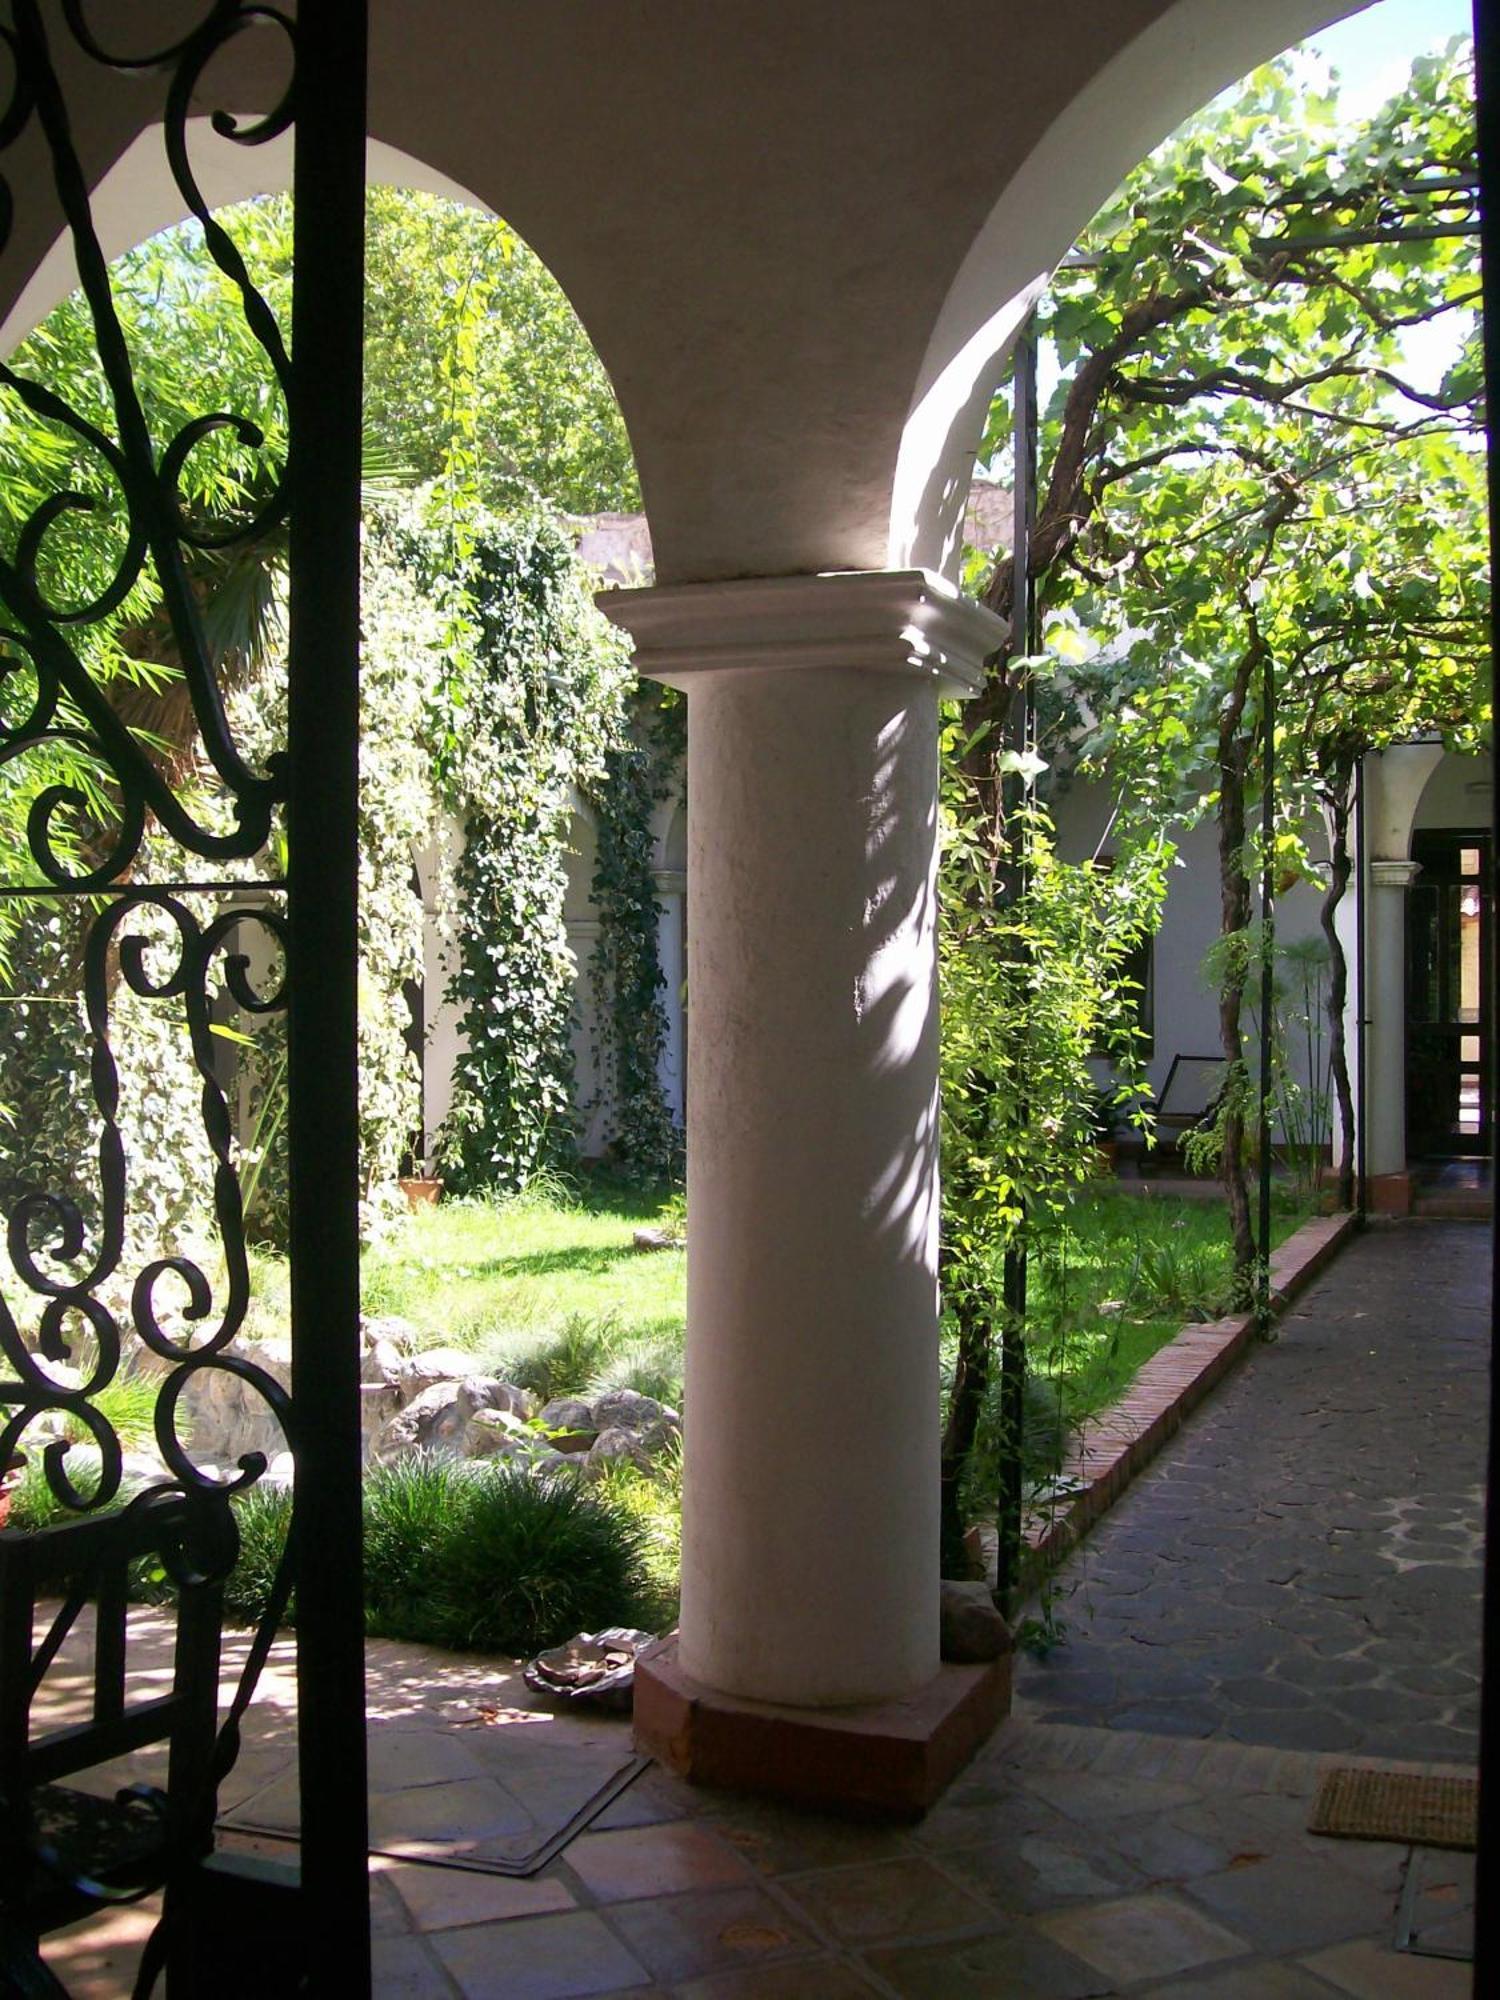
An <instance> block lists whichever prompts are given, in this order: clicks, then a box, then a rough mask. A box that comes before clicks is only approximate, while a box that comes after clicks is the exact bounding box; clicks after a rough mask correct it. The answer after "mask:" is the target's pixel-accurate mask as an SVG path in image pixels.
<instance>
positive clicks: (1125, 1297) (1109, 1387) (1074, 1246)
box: [1027, 1183, 1309, 1419]
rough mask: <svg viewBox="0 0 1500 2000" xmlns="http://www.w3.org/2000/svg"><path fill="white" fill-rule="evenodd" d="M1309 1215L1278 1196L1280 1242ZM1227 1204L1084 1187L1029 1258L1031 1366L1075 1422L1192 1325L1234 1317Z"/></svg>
mask: <svg viewBox="0 0 1500 2000" xmlns="http://www.w3.org/2000/svg"><path fill="white" fill-rule="evenodd" d="M1308 1213H1309V1211H1308V1210H1307V1209H1306V1208H1305V1207H1300V1206H1297V1205H1296V1204H1295V1203H1293V1202H1292V1201H1291V1200H1290V1198H1289V1197H1287V1196H1285V1195H1283V1194H1282V1192H1281V1191H1280V1190H1278V1191H1277V1197H1276V1203H1275V1206H1274V1207H1273V1210H1272V1215H1271V1237H1272V1243H1273V1246H1275V1245H1279V1244H1281V1243H1283V1242H1285V1240H1286V1238H1287V1237H1288V1236H1290V1235H1291V1234H1292V1232H1293V1231H1294V1230H1295V1229H1297V1228H1299V1227H1300V1225H1301V1224H1302V1223H1303V1222H1304V1221H1305V1220H1306V1219H1307V1215H1308ZM1229 1270H1230V1258H1229V1230H1228V1224H1227V1222H1226V1219H1225V1214H1224V1207H1223V1204H1222V1202H1219V1201H1216V1200H1213V1201H1204V1200H1201V1199H1199V1200H1194V1199H1192V1198H1189V1197H1183V1196H1174V1195H1166V1194H1158V1193H1151V1194H1144V1193H1143V1194H1126V1193H1123V1192H1121V1191H1120V1190H1118V1189H1116V1188H1113V1187H1111V1186H1109V1185H1108V1184H1107V1183H1100V1184H1098V1185H1096V1186H1092V1187H1087V1188H1084V1189H1082V1190H1080V1192H1079V1194H1078V1197H1077V1199H1076V1200H1075V1202H1074V1204H1073V1206H1072V1208H1071V1209H1070V1211H1069V1214H1068V1218H1067V1222H1066V1224H1065V1226H1064V1227H1063V1228H1061V1229H1060V1230H1058V1231H1057V1233H1056V1236H1055V1238H1054V1239H1053V1240H1052V1241H1050V1242H1048V1243H1047V1244H1045V1246H1044V1247H1043V1248H1042V1249H1041V1250H1039V1251H1038V1252H1037V1253H1036V1254H1035V1255H1033V1257H1032V1259H1031V1270H1030V1291H1029V1297H1030V1301H1031V1305H1032V1324H1031V1327H1030V1328H1029V1330H1028V1336H1027V1344H1028V1348H1029V1350H1030V1355H1031V1363H1032V1367H1033V1370H1034V1371H1035V1372H1038V1373H1040V1374H1043V1375H1046V1376H1047V1377H1049V1378H1050V1379H1052V1380H1053V1381H1055V1382H1058V1383H1059V1384H1060V1385H1061V1388H1062V1392H1063V1397H1064V1402H1065V1406H1066V1409H1067V1412H1068V1414H1069V1416H1070V1417H1072V1418H1075V1419H1077V1418H1082V1417H1086V1416H1091V1415H1093V1414H1094V1413H1096V1412H1097V1411H1099V1410H1102V1409H1104V1408H1106V1407H1107V1406H1108V1405H1109V1404H1110V1403H1113V1402H1115V1401H1117V1400H1118V1398H1119V1397H1120V1396H1121V1395H1122V1394H1123V1392H1124V1391H1125V1389H1126V1388H1127V1387H1128V1386H1129V1384H1130V1382H1131V1380H1132V1379H1133V1378H1134V1376H1135V1374H1136V1371H1137V1370H1138V1369H1139V1368H1140V1366H1141V1364H1142V1363H1143V1362H1145V1361H1147V1360H1149V1359H1150V1357H1151V1356H1152V1355H1153V1354H1155V1353H1156V1351H1157V1349H1158V1348H1159V1347H1162V1346H1164V1345H1165V1343H1166V1342H1167V1341H1169V1340H1170V1339H1171V1338H1172V1336H1173V1334H1174V1333H1176V1332H1177V1330H1178V1328H1179V1327H1180V1326H1182V1325H1183V1324H1184V1323H1185V1322H1187V1321H1190V1320H1200V1319H1213V1318H1215V1317H1216V1316H1217V1315H1219V1314H1220V1313H1223V1312H1227V1311H1228V1310H1229Z"/></svg>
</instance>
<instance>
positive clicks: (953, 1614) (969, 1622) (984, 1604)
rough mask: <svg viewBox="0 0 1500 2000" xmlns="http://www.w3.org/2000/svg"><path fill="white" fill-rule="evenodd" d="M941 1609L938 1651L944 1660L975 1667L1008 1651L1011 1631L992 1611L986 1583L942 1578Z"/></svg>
mask: <svg viewBox="0 0 1500 2000" xmlns="http://www.w3.org/2000/svg"><path fill="white" fill-rule="evenodd" d="M940 1606H941V1608H940V1613H939V1626H938V1632H939V1650H940V1651H941V1654H942V1657H943V1658H944V1659H945V1660H949V1661H952V1662H954V1663H956V1664H958V1665H961V1666H977V1665H979V1664H980V1663H982V1662H983V1661H985V1660H998V1659H999V1658H1001V1656H1002V1655H1003V1654H1005V1653H1008V1652H1009V1651H1010V1648H1011V1637H1010V1627H1009V1626H1008V1625H1007V1624H1006V1622H1005V1620H1004V1619H1003V1618H1002V1617H1001V1616H1000V1613H999V1612H998V1611H997V1610H996V1609H995V1600H994V1598H993V1597H991V1595H990V1587H989V1585H988V1584H987V1583H959V1582H956V1581H954V1580H953V1579H951V1578H945V1579H944V1582H943V1585H942V1594H941V1599H940Z"/></svg>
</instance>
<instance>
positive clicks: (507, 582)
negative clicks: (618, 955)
mask: <svg viewBox="0 0 1500 2000" xmlns="http://www.w3.org/2000/svg"><path fill="white" fill-rule="evenodd" d="M408 549H409V551H410V554H411V558H412V560H413V562H414V564H415V566H416V568H417V571H418V573H419V574H420V575H421V576H422V577H423V578H424V579H425V581H426V584H427V586H428V588H429V589H430V590H431V592H432V593H433V595H434V597H435V598H437V599H439V600H440V601H441V602H442V603H443V605H444V608H445V611H446V614H447V633H446V637H445V640H444V643H443V647H442V650H441V654H440V664H439V671H438V672H437V673H436V675H435V676H434V678H433V682H432V687H431V696H430V703H431V706H430V713H429V729H430V733H431V737H432V740H433V743H434V748H435V752H436V759H437V772H438V782H439V786H440V790H441V795H442V798H443V802H444V803H445V804H446V806H447V808H448V810H449V811H450V812H451V813H452V814H453V816H454V817H455V818H456V819H457V820H458V822H459V823H460V825H461V826H462V829H463V848H462V852H461V854H460V855H459V858H458V862H457V866H456V868H455V869H454V870H453V872H452V895H451V910H450V916H451V921H452V928H453V932H454V939H455V955H456V960H457V963H456V966H455V968H454V972H453V975H452V978H451V980H450V982H449V986H448V994H449V998H450V999H451V1000H453V1001H454V1002H456V1003H457V1004H458V1005H459V1006H460V1007H461V1008H462V1010H463V1016H464V1033H465V1037H466V1046H465V1048H464V1050H463V1052H462V1053H461V1055H460V1056H459V1059H458V1063H457V1065H456V1068H455V1072H454V1078H453V1105H452V1109H451V1111H450V1113H449V1116H448V1118H447V1120H446V1121H445V1123H444V1127H443V1130H442V1133H441V1134H440V1136H439V1159H440V1166H441V1171H442V1175H443V1178H444V1180H445V1181H446V1182H447V1183H448V1184H449V1185H450V1186H451V1187H453V1188H454V1189H456V1190H460V1191H462V1190H475V1189H481V1188H514V1187H519V1186H521V1185H523V1184H524V1183H525V1181H526V1180H527V1179H528V1178H529V1177H530V1176H531V1175H532V1174H534V1173H535V1172H537V1171H538V1169H540V1168H543V1167H547V1166H555V1165H565V1164H567V1163H568V1162H569V1161H570V1160H571V1159H572V1157H573V1153H574V1147H575V1140H576V1128H575V1120H574V1110H573V1084H574V1076H573V1050H572V1008H573V992H574V984H575V979H576V966H575V964H574V960H573V956H572V953H571V952H570V950H569V948H568V939H567V930H566V926H565V923H564V918H563V900H564V895H565V893H566V887H567V877H566V870H565V866H564V841H565V838H566V834H567V830H568V826H569V822H570V820H571V818H572V814H573V812H574V810H575V808H576V805H577V803H578V800H579V797H580V795H582V794H585V793H591V792H595V791H596V790H597V788H598V786H599V784H600V782H601V780H602V779H603V776H604V773H605V768H606V758H607V755H608V753H609V752H610V750H611V749H612V748H615V747H616V746H617V745H618V743H619V742H620V732H621V727H622V718H623V711H624V704H625V698H626V695H627V693H628V690H629V686H630V681H631V676H630V667H629V656H628V652H627V649H626V647H625V644H624V642H623V640H622V639H621V638H620V637H619V635H618V634H617V633H616V632H615V631H614V628H613V627H612V626H610V625H609V624H608V622H607V621H606V620H605V619H604V618H602V617H601V616H600V614H599V613H598V612H597V611H596V610H595V608H594V605H593V602H592V600H591V599H590V597H589V596H588V594H587V592H586V590H585V589H584V587H583V582H582V577H581V574H580V572H579V570H578V567H577V564H576V563H575V561H574V558H573V553H572V549H571V547H570V545H569V543H568V540H567V537H566V535H565V534H564V532H563V530H562V528H561V527H560V525H559V524H558V523H557V522H556V521H555V520H552V519H549V518H548V517H546V516H545V515H541V514H537V515H532V516H528V517H524V518H521V519H515V520H501V519H499V518H498V517H494V516H480V517H478V518H474V519H471V520H470V521H469V523H468V529H467V533H466V535H465V537H464V541H463V543H462V544H461V545H460V546H458V547H457V548H455V545H454V541H453V539H452V537H451V535H450V533H449V532H448V529H447V527H446V526H445V525H444V524H443V523H442V522H441V521H439V522H438V523H437V524H436V525H433V526H428V527H425V528H417V529H415V530H413V531H412V532H411V533H410V534H409V536H408Z"/></svg>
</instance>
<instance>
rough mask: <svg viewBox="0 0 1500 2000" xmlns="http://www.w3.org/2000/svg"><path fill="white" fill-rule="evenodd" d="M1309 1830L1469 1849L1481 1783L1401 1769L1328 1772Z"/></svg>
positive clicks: (1474, 1834) (1340, 1836)
mask: <svg viewBox="0 0 1500 2000" xmlns="http://www.w3.org/2000/svg"><path fill="white" fill-rule="evenodd" d="M1307 1829H1308V1832H1309V1833H1327V1834H1332V1835H1333V1836H1334V1837H1335V1838H1336V1839H1341V1840H1399V1841H1401V1842H1402V1843H1403V1844H1405V1845H1408V1846H1412V1847H1464V1848H1471V1847H1474V1846H1475V1845H1476V1844H1477V1841H1478V1837H1479V1783H1478V1780H1477V1779H1475V1778H1429V1777H1422V1776H1419V1775H1416V1774H1414V1773H1408V1772H1404V1771H1352V1770H1348V1769H1339V1770H1337V1771H1330V1772H1329V1773H1328V1775H1327V1777H1325V1778H1324V1780H1323V1783H1322V1787H1321V1789H1320V1790H1319V1792H1318V1797H1317V1803H1316V1804H1315V1805H1314V1807H1313V1811H1312V1818H1311V1819H1310V1820H1309V1821H1308V1823H1307Z"/></svg>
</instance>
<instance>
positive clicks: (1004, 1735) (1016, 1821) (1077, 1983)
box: [48, 1722, 1472, 2000]
mask: <svg viewBox="0 0 1500 2000" xmlns="http://www.w3.org/2000/svg"><path fill="white" fill-rule="evenodd" d="M1327 1761H1328V1760H1327V1759H1319V1758H1317V1757H1313V1756H1310V1755H1307V1754H1305V1753H1301V1752H1286V1751H1277V1750H1274V1749H1269V1748H1263V1747H1252V1746H1246V1745H1239V1744H1234V1743H1229V1742H1223V1741H1220V1742H1193V1741H1183V1740H1173V1739H1168V1738H1164V1737H1160V1736H1151V1735H1144V1734H1137V1733H1135V1732H1130V1731H1114V1730H1100V1729H1090V1728H1079V1727H1074V1726H1071V1725H1066V1724H1047V1723H1021V1722H1012V1723H1008V1724H1007V1725H1005V1727H1004V1728H1002V1729H1001V1731H1000V1732H999V1733H998V1735H997V1736H996V1738H995V1739H994V1741H993V1742H992V1743H991V1744H990V1746H989V1747H988V1749H987V1750H986V1751H985V1752H983V1753H982V1754H981V1756H980V1758H979V1759H978V1760H977V1762H976V1763H975V1764H974V1765H973V1766H972V1767H971V1769H970V1771H969V1772H968V1773H967V1774H966V1776H965V1777H964V1778H963V1779H962V1780H961V1781H960V1782H959V1783H958V1785H957V1786H956V1787H955V1788H954V1789H953V1791H952V1792H951V1793H950V1794H949V1795H948V1797H947V1798H945V1799H944V1800H943V1801H942V1803H941V1804H940V1805H939V1806H938V1807H937V1808H936V1810H935V1811H934V1812H932V1813H931V1814H929V1816H928V1818H927V1819H926V1820H925V1821H924V1822H923V1823H922V1824H921V1825H920V1826H917V1827H905V1828H902V1827H891V1826H873V1825H861V1824H858V1823H850V1822H847V1821H840V1820H834V1819H824V1818H818V1817H815V1816H808V1815H806V1814H803V1813H800V1812H795V1811H792V1810H790V1809H783V1808H778V1807H773V1806H769V1805H764V1804H760V1805H755V1804H747V1803H745V1802H744V1801H735V1800H731V1799H727V1798H724V1797H722V1796H719V1795H716V1794H712V1793H705V1792H697V1791H694V1790H692V1789H691V1788H690V1787H688V1786H686V1785H683V1784H681V1783H679V1782H678V1781H677V1780H675V1779H672V1778H669V1777H667V1776H666V1775H665V1774H663V1773H662V1772H660V1771H658V1770H654V1769H653V1770H651V1771H648V1772H647V1773H646V1774H645V1775H644V1776H643V1777H642V1778H640V1779H638V1780H637V1781H636V1783H635V1784H634V1785H632V1786H631V1787H630V1789H629V1790H628V1791H627V1792H625V1793H624V1794H623V1795H622V1796H621V1797H620V1798H619V1799H618V1800H617V1801H616V1802H615V1804H614V1805H612V1806H611V1807H609V1808H608V1809H607V1810H606V1811H605V1813H604V1814H603V1816H602V1817H601V1818H600V1819H599V1820H598V1821H597V1822H596V1824H595V1826H594V1828H593V1829H592V1830H591V1831H589V1832H587V1833H585V1834H582V1835H580V1836H579V1837H578V1838H577V1839H575V1840H574V1841H573V1843H572V1844H571V1845H570V1846H569V1847H568V1848H567V1849H566V1851H565V1852H564V1854H563V1855H562V1856H561V1857H560V1858H559V1859H557V1860H556V1861H554V1862H552V1863H551V1864H550V1865H549V1866H548V1867H546V1868H545V1869H543V1870H542V1872H541V1873H540V1874H538V1875H535V1876H532V1877H530V1878H528V1879H525V1880H515V1879H507V1878H504V1877H500V1876H495V1875H488V1874H480V1873H474V1872H470V1871H465V1870H459V1869H452V1868H437V1867H433V1866H431V1865H430V1864H427V1863H422V1862H413V1861H396V1860H381V1859H377V1860H376V1861H374V1862H373V1863H372V1882H371V1889H372V1924H373V1929H374V1953H375V1968H376V1977H375V1992H376V1994H377V1996H379V2000H564V1996H573V1995H611V1994H617V1993H618V1994H624V1993H631V1994H636V1995H639V1996H643V2000H652V1996H657V2000H660V1996H665V1995H671V1996H673V2000H853V1996H856V1995H861V1994H883V1995H886V1996H887V2000H968V1996H973V1997H974V2000H1084V1996H1092V1995H1108V1994H1120V1995H1148V1994H1149V1995H1162V1996H1166V1995H1170V1994H1175V1995H1180V1996H1182V2000H1313V1996H1315V1995H1319V1994H1321V1995H1325V1996H1327V1995H1337V1994H1342V1995H1344V1996H1346V2000H1347V1996H1351V1995H1352V1996H1355V2000H1458V1996H1460V1995H1466V1994H1467V1993H1468V1991H1469V1970H1468V1968H1467V1967H1466V1966H1464V1965H1460V1964H1457V1963H1454V1962H1452V1961H1447V1960H1442V1959H1435V1958H1422V1957H1418V1956H1414V1955H1411V1954H1398V1953H1397V1952H1395V1951H1394V1950H1393V1948H1392V1947H1393V1943H1394V1939H1395V1936H1396V1925H1397V1914H1398V1905H1399V1903H1400V1899H1401V1891H1402V1885H1403V1881H1404V1878H1405V1874H1406V1870H1407V1868H1408V1866H1409V1864H1410V1861H1411V1851H1410V1850H1409V1849H1406V1848H1402V1847H1397V1846H1389V1845H1378V1844H1375V1843H1364V1842H1347V1841H1333V1840H1326V1839H1321V1838H1319V1837H1317V1836H1314V1835H1311V1834H1309V1833H1307V1832H1306V1823H1307V1817H1308V1811H1309V1807H1310V1803H1311V1798H1312V1795H1313V1792H1314V1790H1315V1788H1316V1782H1317V1775H1318V1770H1319V1768H1320V1765H1321V1764H1322V1763H1326V1762H1327ZM283 1851H284V1850H283ZM1423 1859H1424V1861H1425V1863H1426V1866H1425V1870H1424V1881H1423V1893H1424V1907H1426V1908H1427V1909H1428V1910H1429V1911H1433V1912H1436V1913H1439V1914H1440V1916H1441V1918H1442V1920H1443V1921H1445V1922H1446V1923H1447V1924H1448V1925H1449V1927H1450V1930H1452V1931H1457V1932H1461V1931H1462V1928H1463V1923H1462V1920H1463V1917H1464V1915H1465V1912H1466V1910H1467V1908H1468V1903H1469V1898H1470V1896H1471V1893H1472V1862H1471V1861H1470V1860H1469V1859H1468V1858H1467V1857H1464V1856H1451V1855H1424V1857H1423ZM148 1921H149V1919H148V1918H147V1917H146V1916H143V1915H142V1914H140V1913H135V1912H131V1913H124V1914H121V1915H115V1916H112V1917H108V1918H104V1919H100V1920H98V1921H96V1922H95V1923H93V1924H91V1925H87V1926H81V1927H79V1929H78V1930H77V1931H75V1932H73V1933H70V1934H64V1935H62V1936H60V1937H59V1938H57V1939H54V1940H53V1941H52V1943H51V1945H50V1947H49V1953H48V1955H49V1958H50V1959H51V1961H52V1963H53V1965H54V1966H55V1968H56V1969H57V1970H58V1972H59V1973H60V1975H61V1976H62V1978H63V1979H64V1980H65V1982H66V1983H67V1984H68V1987H69V1991H70V1992H71V1993H73V1994H74V1995H75V1996H77V2000H122V1996H123V1995H125V1994H126V1993H128V1991H129V1980H130V1968H131V1965H132V1963H133V1960H134V1956H135V1948H136V1946H137V1945H138V1942H139V1938H140V1936H141V1934H142V1931H143V1928H144V1926H145V1924H146V1923H147V1922H148Z"/></svg>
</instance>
